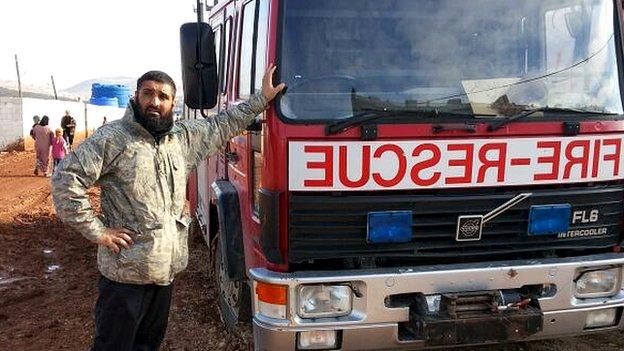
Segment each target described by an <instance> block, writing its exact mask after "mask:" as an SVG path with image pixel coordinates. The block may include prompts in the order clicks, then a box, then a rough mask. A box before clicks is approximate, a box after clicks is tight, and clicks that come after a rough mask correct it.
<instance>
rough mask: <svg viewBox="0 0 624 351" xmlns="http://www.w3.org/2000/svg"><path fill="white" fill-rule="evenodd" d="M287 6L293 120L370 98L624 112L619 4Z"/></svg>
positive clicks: (535, 0)
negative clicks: (619, 66)
mask: <svg viewBox="0 0 624 351" xmlns="http://www.w3.org/2000/svg"><path fill="white" fill-rule="evenodd" d="M283 7H284V8H283V10H282V17H281V26H282V28H281V38H280V40H281V43H280V50H281V52H280V75H281V77H280V79H281V80H282V81H284V82H286V83H287V84H288V90H287V91H286V93H285V94H284V96H283V97H282V98H281V100H280V103H279V107H280V111H281V113H282V114H283V115H284V116H285V117H286V118H289V119H295V120H302V121H314V120H334V121H335V120H340V119H345V118H349V117H351V116H353V115H354V114H357V113H358V111H361V110H362V105H364V106H369V107H370V106H373V107H374V108H375V109H377V108H384V106H389V109H390V110H392V109H399V110H410V111H411V110H419V109H424V110H431V109H432V108H440V109H441V110H440V111H444V109H445V108H446V109H449V110H452V111H453V112H455V115H456V116H461V115H462V114H461V113H460V112H465V113H464V114H463V115H464V116H465V117H463V118H474V115H477V116H479V117H481V116H491V117H500V116H509V115H513V114H516V113H518V111H519V110H523V109H529V108H538V107H543V106H549V107H563V108H575V109H582V110H591V111H598V112H608V113H617V114H621V113H622V101H621V97H620V87H619V80H618V72H617V60H616V54H615V52H616V51H615V40H616V38H615V37H614V23H613V21H614V5H613V1H612V0H564V1H562V0H557V1H549V0H526V1H511V0H466V1H457V0H350V1H344V0H315V1H309V0H284V1H283ZM364 110H365V109H364ZM414 118H416V117H414ZM419 118H426V117H419ZM460 118H462V117H460ZM588 118H590V117H589V116H588Z"/></svg>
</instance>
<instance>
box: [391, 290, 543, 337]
mask: <svg viewBox="0 0 624 351" xmlns="http://www.w3.org/2000/svg"><path fill="white" fill-rule="evenodd" d="M434 305H435V306H436V308H435V309H436V310H435V311H431V306H432V302H431V301H427V298H426V297H425V296H424V295H420V297H416V298H415V299H414V300H413V302H412V303H411V304H410V306H409V308H410V320H409V322H407V323H401V325H400V328H399V338H400V339H402V340H405V341H416V340H420V341H424V343H425V345H427V346H444V345H464V344H479V343H489V342H501V341H517V340H523V339H525V338H527V337H528V336H531V335H533V334H535V333H537V332H539V331H541V330H542V327H543V314H542V312H541V309H540V307H539V303H538V301H537V299H535V298H531V297H529V296H526V295H523V294H521V293H519V292H516V291H512V290H506V291H481V292H469V293H460V294H443V295H440V298H439V301H437V302H436V303H435V304H434Z"/></svg>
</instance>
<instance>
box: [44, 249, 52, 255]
mask: <svg viewBox="0 0 624 351" xmlns="http://www.w3.org/2000/svg"><path fill="white" fill-rule="evenodd" d="M52 251H54V250H52V249H44V250H43V254H44V255H49V254H51V253H52Z"/></svg>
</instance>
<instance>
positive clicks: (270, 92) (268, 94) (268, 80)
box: [262, 65, 286, 101]
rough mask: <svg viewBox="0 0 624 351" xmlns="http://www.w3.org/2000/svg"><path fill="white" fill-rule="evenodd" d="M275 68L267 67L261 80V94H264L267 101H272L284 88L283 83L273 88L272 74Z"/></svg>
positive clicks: (273, 66)
mask: <svg viewBox="0 0 624 351" xmlns="http://www.w3.org/2000/svg"><path fill="white" fill-rule="evenodd" d="M275 68H276V67H275V65H271V66H269V69H268V70H267V71H266V72H265V73H264V78H263V79H262V94H264V97H265V98H266V99H267V101H271V100H273V99H274V98H275V96H276V95H277V94H279V92H280V91H282V90H284V88H285V87H286V84H285V83H280V84H278V86H276V87H274V86H273V73H274V72H275Z"/></svg>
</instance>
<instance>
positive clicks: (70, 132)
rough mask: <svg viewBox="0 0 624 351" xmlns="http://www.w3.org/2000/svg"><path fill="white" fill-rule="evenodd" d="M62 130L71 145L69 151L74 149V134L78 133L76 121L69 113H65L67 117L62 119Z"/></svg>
mask: <svg viewBox="0 0 624 351" xmlns="http://www.w3.org/2000/svg"><path fill="white" fill-rule="evenodd" d="M61 128H63V138H65V141H67V144H69V149H70V150H71V149H72V145H74V133H75V132H76V120H75V119H74V117H72V116H71V115H70V114H69V111H65V116H63V118H61Z"/></svg>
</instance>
